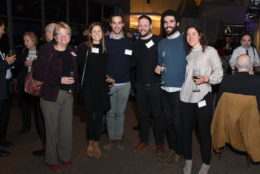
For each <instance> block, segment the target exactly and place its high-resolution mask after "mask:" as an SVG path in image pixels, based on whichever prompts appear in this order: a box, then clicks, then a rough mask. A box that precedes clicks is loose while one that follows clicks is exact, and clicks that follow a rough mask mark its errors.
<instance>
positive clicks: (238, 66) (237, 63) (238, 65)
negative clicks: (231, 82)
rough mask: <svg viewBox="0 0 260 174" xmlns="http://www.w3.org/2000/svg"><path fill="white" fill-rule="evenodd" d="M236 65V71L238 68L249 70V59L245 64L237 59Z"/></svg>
mask: <svg viewBox="0 0 260 174" xmlns="http://www.w3.org/2000/svg"><path fill="white" fill-rule="evenodd" d="M236 65H237V68H238V69H240V68H247V69H249V68H250V66H251V63H250V59H248V60H247V61H246V62H240V61H239V58H237V60H236Z"/></svg>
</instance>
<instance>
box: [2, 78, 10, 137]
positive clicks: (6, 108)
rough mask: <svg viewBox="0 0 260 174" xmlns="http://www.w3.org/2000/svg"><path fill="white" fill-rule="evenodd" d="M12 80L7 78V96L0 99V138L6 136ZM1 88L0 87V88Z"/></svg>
mask: <svg viewBox="0 0 260 174" xmlns="http://www.w3.org/2000/svg"><path fill="white" fill-rule="evenodd" d="M12 85H13V80H12V79H10V80H7V86H8V89H9V91H8V98H7V99H5V100H0V139H5V138H6V133H7V126H8V122H9V118H10V114H11V106H12V92H13V86H12ZM0 90H1V89H0Z"/></svg>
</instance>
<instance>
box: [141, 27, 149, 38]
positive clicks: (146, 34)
mask: <svg viewBox="0 0 260 174" xmlns="http://www.w3.org/2000/svg"><path fill="white" fill-rule="evenodd" d="M150 33H151V30H150V29H149V31H148V32H147V33H145V34H144V35H142V34H141V33H140V32H139V34H140V37H146V36H148V35H149V34H150Z"/></svg>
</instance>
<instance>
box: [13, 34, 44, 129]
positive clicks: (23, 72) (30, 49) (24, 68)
mask: <svg viewBox="0 0 260 174" xmlns="http://www.w3.org/2000/svg"><path fill="white" fill-rule="evenodd" d="M23 40H24V45H25V48H24V49H22V51H21V53H20V54H18V56H17V61H16V68H17V69H19V73H18V76H17V77H18V83H17V89H18V91H19V93H20V97H21V106H22V118H23V119H22V120H23V127H22V129H21V131H20V132H21V133H25V132H28V131H29V130H30V129H31V105H32V99H33V97H32V96H31V95H30V94H27V93H26V92H25V91H24V84H25V78H26V76H27V73H28V72H30V71H31V69H32V64H33V61H34V60H36V59H37V53H38V51H37V44H38V39H37V36H36V35H35V34H34V33H33V32H31V31H30V32H26V33H24V35H23ZM37 109H40V108H36V110H37ZM35 112H36V113H35V114H37V113H39V112H37V111H35ZM36 117H37V116H36Z"/></svg>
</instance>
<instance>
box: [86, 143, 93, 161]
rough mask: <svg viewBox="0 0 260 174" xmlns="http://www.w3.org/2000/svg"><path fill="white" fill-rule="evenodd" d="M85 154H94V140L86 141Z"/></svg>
mask: <svg viewBox="0 0 260 174" xmlns="http://www.w3.org/2000/svg"><path fill="white" fill-rule="evenodd" d="M87 155H88V156H90V157H93V156H94V140H90V141H88V147H87Z"/></svg>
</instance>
